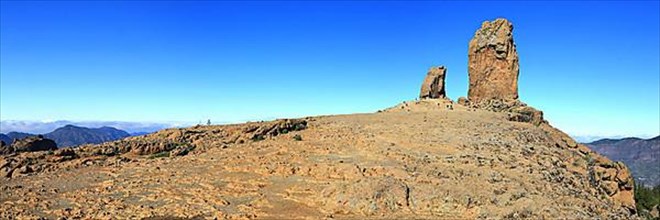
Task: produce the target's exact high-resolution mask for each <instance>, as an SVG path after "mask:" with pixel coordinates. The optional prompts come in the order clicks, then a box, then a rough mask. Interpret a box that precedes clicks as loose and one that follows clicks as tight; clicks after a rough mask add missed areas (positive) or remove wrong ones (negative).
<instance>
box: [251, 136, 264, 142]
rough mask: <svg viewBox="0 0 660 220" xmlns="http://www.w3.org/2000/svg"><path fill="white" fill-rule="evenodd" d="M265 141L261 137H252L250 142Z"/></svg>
mask: <svg viewBox="0 0 660 220" xmlns="http://www.w3.org/2000/svg"><path fill="white" fill-rule="evenodd" d="M263 140H266V138H265V137H264V136H263V135H255V136H254V137H252V141H263Z"/></svg>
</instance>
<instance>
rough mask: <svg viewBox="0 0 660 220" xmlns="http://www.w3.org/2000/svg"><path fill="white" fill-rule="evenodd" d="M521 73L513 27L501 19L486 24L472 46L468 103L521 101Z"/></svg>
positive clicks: (476, 35)
mask: <svg viewBox="0 0 660 220" xmlns="http://www.w3.org/2000/svg"><path fill="white" fill-rule="evenodd" d="M518 71H519V67H518V53H517V52H516V45H515V44H514V43H513V25H512V24H511V23H510V22H509V21H507V20H506V19H502V18H498V19H496V20H495V21H492V22H489V21H485V22H484V23H483V24H482V25H481V28H480V29H479V30H477V32H476V33H475V34H474V37H473V38H472V40H471V41H470V44H469V51H468V75H469V78H470V79H469V80H470V86H469V89H468V100H470V102H480V101H483V100H489V99H499V100H516V99H518Z"/></svg>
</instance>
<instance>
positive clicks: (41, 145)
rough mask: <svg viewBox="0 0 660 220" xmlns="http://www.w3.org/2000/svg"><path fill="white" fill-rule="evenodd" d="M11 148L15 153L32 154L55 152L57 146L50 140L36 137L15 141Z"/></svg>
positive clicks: (39, 136)
mask: <svg viewBox="0 0 660 220" xmlns="http://www.w3.org/2000/svg"><path fill="white" fill-rule="evenodd" d="M11 147H12V148H13V150H14V151H15V152H32V151H47V150H56V149H57V144H55V141H53V140H51V139H47V138H44V137H43V136H41V135H38V136H30V137H26V138H23V139H18V140H15V141H14V143H12V145H11Z"/></svg>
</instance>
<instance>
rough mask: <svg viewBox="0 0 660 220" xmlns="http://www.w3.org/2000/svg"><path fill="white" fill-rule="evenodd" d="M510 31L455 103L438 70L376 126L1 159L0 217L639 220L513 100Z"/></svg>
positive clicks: (594, 157) (204, 132) (18, 151)
mask: <svg viewBox="0 0 660 220" xmlns="http://www.w3.org/2000/svg"><path fill="white" fill-rule="evenodd" d="M512 30H513V26H512V25H511V23H509V22H508V21H506V20H505V19H497V20H495V21H493V22H484V23H483V25H482V28H481V29H479V30H477V32H476V33H475V37H474V38H473V40H472V41H471V43H470V48H471V49H470V51H469V55H468V58H469V60H470V64H469V78H470V88H469V91H468V98H459V99H458V102H457V103H454V102H452V101H450V100H448V99H446V94H445V89H444V79H445V74H446V71H447V69H446V68H445V67H444V66H441V67H434V68H431V69H430V70H429V73H428V74H427V76H426V79H425V80H424V81H423V84H422V87H421V90H420V97H421V98H424V99H422V100H420V101H411V102H404V103H401V104H399V105H396V106H394V107H392V108H389V109H384V110H382V111H379V112H377V113H372V114H352V115H335V116H320V117H309V118H304V119H283V120H277V121H270V122H255V123H245V124H235V125H223V126H195V127H190V128H183V129H167V130H163V131H160V132H157V133H154V134H150V135H147V136H142V137H132V138H127V139H124V140H120V141H114V142H110V143H105V144H100V145H88V146H83V147H80V148H75V149H70V148H65V149H57V150H54V151H37V152H32V151H33V150H44V149H46V150H47V149H50V148H42V147H36V148H35V146H37V144H36V143H41V142H44V141H46V140H41V139H38V138H37V139H35V140H26V141H23V142H19V143H21V145H20V146H19V145H14V144H13V145H12V146H0V219H14V218H17V219H23V218H41V217H45V218H56V217H68V218H85V219H114V218H117V219H136V218H151V219H158V218H161V219H162V218H208V219H213V218H220V219H222V218H265V219H292V218H295V219H299V218H308V219H322V218H328V219H330V218H350V219H362V218H387V219H405V218H415V219H418V218H425V219H439V218H444V219H480V218H498V219H500V218H530V219H556V218H571V219H574V218H579V219H583V218H601V219H631V218H632V219H634V218H637V215H636V214H635V201H634V200H633V180H632V177H631V176H630V172H629V171H628V169H627V168H626V166H624V165H623V164H622V163H620V162H612V161H610V160H609V159H607V158H605V157H602V156H600V155H598V154H596V153H594V152H592V151H591V150H589V148H587V147H586V146H584V145H581V144H577V143H576V142H575V141H574V140H573V139H571V138H570V137H568V136H567V135H566V134H564V133H562V132H561V131H559V130H557V129H555V128H553V127H552V126H550V124H549V123H548V122H547V121H545V120H544V119H543V112H541V111H539V110H536V109H534V108H532V107H530V106H527V105H525V104H524V103H522V102H521V101H519V100H518V99H517V98H518V90H517V81H518V70H519V68H518V56H517V53H516V51H515V44H513V36H512ZM475 45H476V46H475ZM25 151H27V152H25Z"/></svg>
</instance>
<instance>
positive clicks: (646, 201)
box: [635, 183, 660, 219]
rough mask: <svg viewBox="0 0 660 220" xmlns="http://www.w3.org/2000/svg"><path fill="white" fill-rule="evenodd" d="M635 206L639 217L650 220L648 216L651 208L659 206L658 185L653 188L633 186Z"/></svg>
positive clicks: (639, 185)
mask: <svg viewBox="0 0 660 220" xmlns="http://www.w3.org/2000/svg"><path fill="white" fill-rule="evenodd" d="M635 205H636V206H637V207H636V208H637V213H639V214H640V215H641V216H643V217H646V218H647V219H651V218H652V217H651V216H650V215H649V214H648V213H649V212H650V211H652V209H653V207H655V206H656V205H660V185H657V186H655V187H653V188H647V187H644V186H643V185H641V184H637V183H636V184H635Z"/></svg>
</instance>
